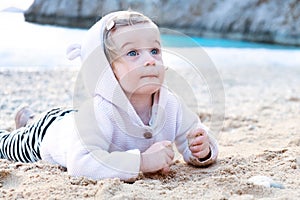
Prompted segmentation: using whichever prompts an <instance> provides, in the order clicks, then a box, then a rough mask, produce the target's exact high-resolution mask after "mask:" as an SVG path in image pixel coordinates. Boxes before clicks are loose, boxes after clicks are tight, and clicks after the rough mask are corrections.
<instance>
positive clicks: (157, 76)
mask: <svg viewBox="0 0 300 200" xmlns="http://www.w3.org/2000/svg"><path fill="white" fill-rule="evenodd" d="M111 40H112V42H113V44H114V46H115V48H116V49H115V50H116V52H117V54H118V55H119V57H118V58H116V59H115V60H113V62H112V68H113V71H114V73H115V76H116V78H117V79H118V81H119V83H120V85H121V87H122V88H123V90H124V91H125V93H127V94H153V93H154V92H156V91H157V90H159V88H160V87H161V85H162V83H163V80H164V75H165V69H164V66H163V61H162V55H161V44H160V34H159V30H158V28H157V27H156V26H154V25H153V24H150V23H146V24H136V25H132V26H124V27H120V28H118V29H117V30H116V31H115V32H113V33H112V34H111Z"/></svg>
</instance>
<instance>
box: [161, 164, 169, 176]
mask: <svg viewBox="0 0 300 200" xmlns="http://www.w3.org/2000/svg"><path fill="white" fill-rule="evenodd" d="M169 172H170V167H169V166H168V167H164V168H162V169H161V173H162V174H165V175H166V174H168V173H169Z"/></svg>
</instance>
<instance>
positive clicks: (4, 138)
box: [0, 108, 76, 163]
mask: <svg viewBox="0 0 300 200" xmlns="http://www.w3.org/2000/svg"><path fill="white" fill-rule="evenodd" d="M75 111H76V110H74V109H62V108H55V109H52V110H50V111H48V112H46V113H45V114H43V115H42V116H41V118H40V119H39V120H37V121H35V122H34V123H33V124H29V125H27V126H26V127H21V128H19V129H17V130H14V131H12V132H8V131H5V130H0V158H1V159H8V160H13V161H17V162H27V163H28V162H36V161H38V160H40V159H41V156H40V145H41V142H42V140H43V138H44V136H45V134H46V132H47V129H48V128H49V126H50V125H51V124H52V123H53V122H54V121H55V119H57V118H59V117H62V116H64V115H66V114H68V113H71V112H75Z"/></svg>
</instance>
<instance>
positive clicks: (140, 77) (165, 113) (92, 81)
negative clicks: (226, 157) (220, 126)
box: [0, 11, 218, 181]
mask: <svg viewBox="0 0 300 200" xmlns="http://www.w3.org/2000/svg"><path fill="white" fill-rule="evenodd" d="M68 56H69V58H70V59H74V58H76V57H78V56H79V57H80V58H81V60H82V69H81V71H80V76H81V79H80V80H83V83H84V86H85V89H87V90H88V92H89V93H90V94H91V96H90V98H87V99H85V100H82V101H81V100H80V101H78V103H79V104H78V105H76V108H73V109H62V108H57V109H52V110H50V111H48V112H46V113H45V114H43V115H42V116H41V117H40V118H39V119H37V120H36V121H35V122H34V123H31V124H27V125H26V126H24V127H20V128H19V129H17V130H15V131H13V132H11V133H8V132H6V131H0V158H5V159H10V160H15V161H21V162H34V161H37V160H40V159H42V160H45V161H48V162H50V163H54V164H59V165H62V166H64V167H66V168H67V170H68V173H69V174H70V175H72V176H86V177H90V178H93V179H103V178H120V179H121V180H125V181H126V180H134V179H135V178H137V177H138V175H139V173H140V172H142V173H148V172H156V171H159V170H162V172H163V173H168V172H169V170H170V165H171V164H172V161H173V158H174V151H173V143H174V144H175V145H176V148H177V149H178V151H179V152H180V153H181V154H182V156H183V158H184V160H185V161H186V162H187V163H190V164H192V165H195V166H208V165H210V164H212V163H213V162H215V161H216V159H217V155H218V146H217V143H216V141H215V140H214V139H213V138H212V136H210V135H209V133H208V130H207V128H205V126H204V125H203V124H202V123H201V122H200V119H199V117H198V116H197V115H196V114H195V113H193V112H191V111H190V110H189V109H188V108H187V107H186V105H185V104H184V103H183V102H181V101H180V100H179V98H177V97H176V96H175V95H174V94H172V93H171V92H170V91H169V90H168V88H167V86H166V84H165V81H164V77H165V71H166V68H165V67H164V64H163V60H162V52H161V40H160V32H159V29H158V27H157V26H156V25H155V24H154V23H153V22H152V21H151V20H150V19H149V18H148V17H146V16H144V15H143V14H141V13H138V12H133V11H118V12H113V13H110V14H108V15H106V16H104V17H103V18H102V19H101V20H100V21H98V22H97V23H96V24H95V25H94V26H93V27H92V28H91V29H89V30H88V32H87V34H86V38H85V39H84V40H83V42H82V44H81V45H73V46H71V47H70V48H69V49H68ZM76 91H77V92H79V93H80V92H82V91H81V88H80V87H78V88H75V93H76ZM75 101H76V95H75V100H74V102H75ZM23 111H24V109H23ZM25 111H26V109H25ZM25 111H24V112H21V113H19V115H22V114H23V115H25V118H26V113H30V112H28V111H26V112H25ZM21 118H22V117H21ZM23 118H24V116H23Z"/></svg>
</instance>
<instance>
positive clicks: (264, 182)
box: [248, 175, 284, 189]
mask: <svg viewBox="0 0 300 200" xmlns="http://www.w3.org/2000/svg"><path fill="white" fill-rule="evenodd" d="M248 182H249V183H252V184H254V185H260V186H264V187H267V188H270V187H273V188H279V189H284V186H283V185H282V184H281V183H277V182H275V181H274V180H273V179H271V178H270V177H267V176H261V175H258V176H252V177H251V178H249V179H248Z"/></svg>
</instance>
